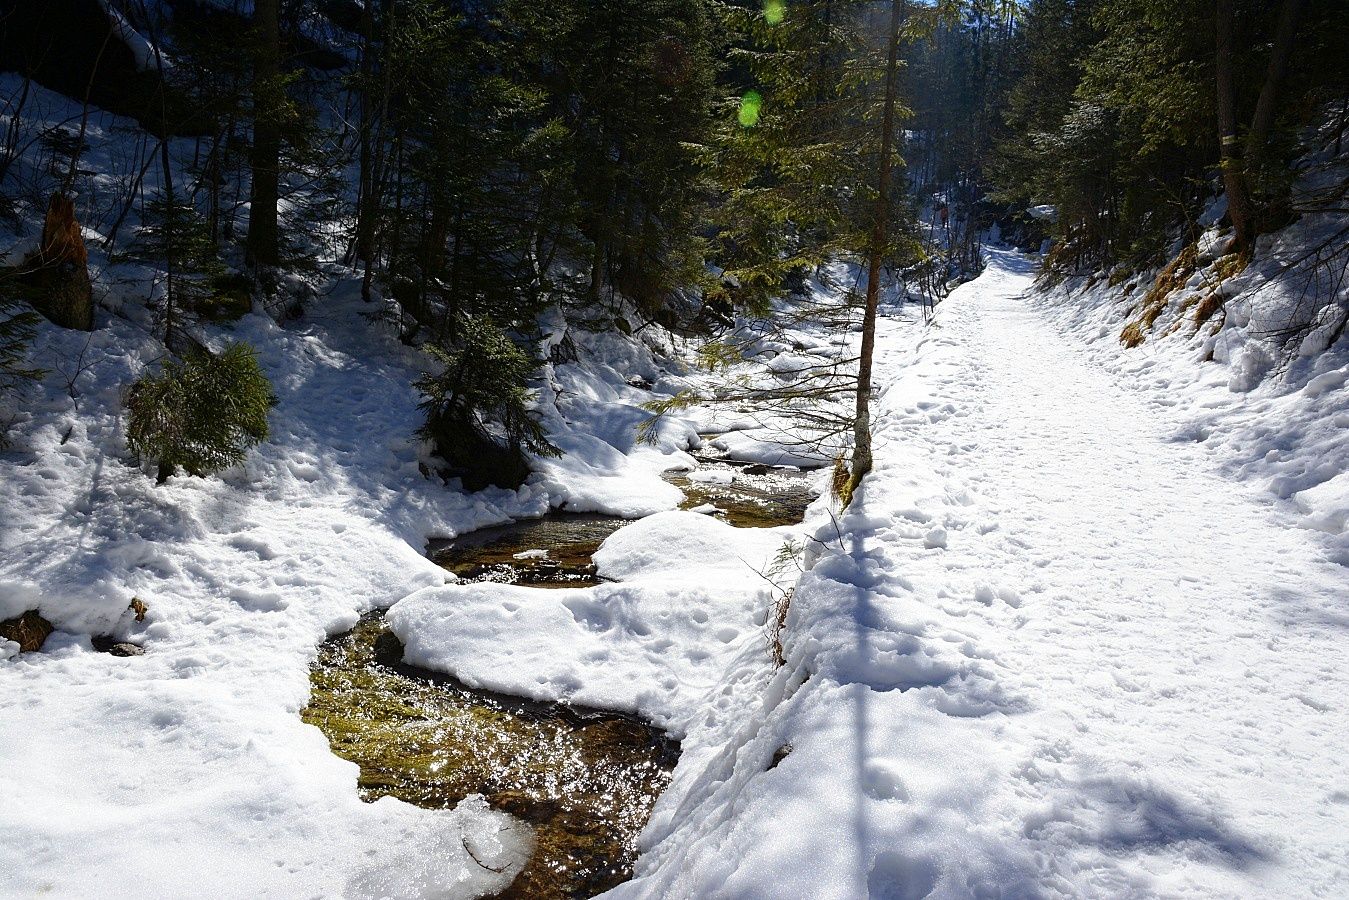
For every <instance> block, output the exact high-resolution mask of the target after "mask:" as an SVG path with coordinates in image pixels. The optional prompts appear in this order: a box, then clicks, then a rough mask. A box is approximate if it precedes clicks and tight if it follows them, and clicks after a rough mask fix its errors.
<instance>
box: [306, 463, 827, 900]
mask: <svg viewBox="0 0 1349 900" xmlns="http://www.w3.org/2000/svg"><path fill="white" fill-rule="evenodd" d="M701 462H702V464H703V470H704V471H706V470H716V471H726V472H729V473H730V474H731V476H732V478H733V481H732V483H731V484H726V485H722V484H705V483H699V482H690V481H689V480H688V478H687V477H686V476H685V475H683V474H681V473H670V474H669V475H668V476H667V480H669V481H670V482H671V483H673V484H676V485H678V486H679V487H680V488H681V489H682V490H684V492H685V494H686V495H687V499H686V501H685V503H684V504H683V506H684V508H686V509H688V508H693V507H697V506H701V505H703V504H707V503H711V504H713V505H715V506H716V507H717V508H718V510H719V512H718V513H717V514H718V515H719V516H721V517H723V518H724V519H725V520H726V521H728V522H730V523H731V524H732V525H736V526H740V527H771V526H775V525H784V524H791V523H795V522H799V521H801V519H802V517H803V516H804V514H805V509H806V506H807V505H809V503H810V502H811V500H813V499H814V496H815V495H814V493H813V492H812V491H811V490H810V487H809V481H808V479H807V476H806V475H805V474H804V473H801V472H799V471H797V470H795V469H770V468H767V467H762V466H748V465H745V464H739V463H731V462H728V461H725V460H720V459H717V458H715V457H714V456H711V455H707V457H706V458H702V459H701ZM626 524H629V523H628V522H627V521H625V520H623V519H618V518H614V517H610V516H599V515H576V514H567V513H555V514H552V515H548V516H545V517H543V518H541V519H531V520H525V521H521V522H515V523H511V524H509V525H504V526H500V527H497V528H487V529H483V530H481V531H476V532H473V533H472V534H468V535H463V536H461V537H459V538H455V539H453V540H445V541H432V542H431V544H430V545H429V546H428V553H429V554H430V555H431V557H432V558H433V559H434V560H435V561H436V562H438V563H439V564H441V565H442V566H444V567H445V568H447V569H449V570H450V571H452V572H454V573H455V574H456V575H458V576H459V577H460V578H461V579H464V580H469V581H498V582H505V583H512V584H522V585H529V586H532V587H540V588H550V587H553V588H555V587H585V586H589V585H594V584H598V583H599V582H600V579H599V577H598V575H597V574H596V572H595V566H594V563H593V561H592V558H591V557H592V556H593V554H594V552H595V551H596V550H597V549H598V548H599V546H600V544H601V543H603V541H604V539H605V538H607V537H608V536H609V535H610V534H612V533H613V532H615V531H617V530H618V529H619V528H621V527H623V526H624V525H626ZM540 551H544V552H542V553H541V552H540ZM402 659H403V648H402V646H401V645H400V644H399V642H398V640H397V638H396V637H395V636H394V635H393V634H392V633H391V632H389V631H388V630H387V628H385V626H384V622H383V616H382V615H381V614H378V613H374V614H371V615H369V616H367V617H366V618H364V619H363V620H362V621H361V623H360V624H359V625H357V627H356V628H355V629H353V630H352V631H350V632H348V633H347V634H344V635H341V636H339V637H337V638H334V639H332V640H330V641H328V642H327V643H325V644H324V645H323V646H322V647H321V648H320V650H319V658H318V660H317V662H316V663H315V664H314V666H313V669H312V670H311V677H310V682H311V688H312V691H311V697H310V703H309V706H308V707H306V708H305V710H304V711H303V713H302V715H303V717H304V720H305V721H306V722H309V723H310V724H313V725H316V726H318V727H319V728H320V729H322V731H323V733H324V734H325V735H327V737H328V740H329V741H330V743H331V744H332V748H333V752H335V753H337V754H338V755H339V756H341V757H343V758H345V759H349V760H351V761H353V762H355V763H357V764H359V765H360V767H361V774H360V781H359V787H360V790H361V793H362V796H363V797H364V798H365V799H367V800H375V799H377V798H379V797H382V796H385V795H392V796H394V797H398V798H399V799H401V800H405V801H407V802H409V803H414V804H416V805H418V806H423V807H428V808H444V807H451V806H454V805H455V804H457V803H458V802H459V801H461V800H462V799H463V798H464V797H466V796H468V795H470V794H482V795H484V796H485V797H486V798H487V800H488V802H489V803H490V804H491V805H492V806H493V807H495V808H497V809H500V810H503V811H505V812H508V813H510V814H512V815H514V816H516V817H518V818H520V819H522V820H524V821H526V822H528V823H529V824H530V825H532V826H533V828H534V832H535V840H536V846H535V851H534V854H533V855H532V856H531V858H530V860H529V862H528V863H527V865H526V867H525V869H524V871H522V872H521V873H520V875H519V876H518V877H517V878H516V879H515V880H514V882H512V884H511V885H510V887H509V888H508V889H507V890H506V891H505V892H504V893H503V894H502V895H501V896H503V897H511V898H563V897H590V896H594V895H595V894H598V893H602V892H603V891H605V890H608V889H609V888H611V887H613V886H615V885H617V884H620V883H622V882H623V881H625V880H627V879H628V878H629V877H631V874H632V864H633V861H634V860H635V859H636V856H637V850H636V844H635V841H636V838H637V836H638V834H640V832H641V830H642V828H643V827H644V826H645V825H646V821H647V819H648V818H649V817H650V815H651V809H652V807H653V806H654V804H655V801H656V798H657V797H658V796H659V795H660V792H661V791H662V790H664V789H665V787H666V786H667V785H668V784H669V781H670V772H671V770H672V769H673V768H674V764H675V761H676V759H677V758H678V756H679V747H678V744H677V743H675V742H673V741H671V740H669V739H668V738H667V737H666V736H665V735H664V734H663V733H662V732H661V731H660V730H659V729H657V728H655V727H654V726H651V725H649V724H647V723H645V722H642V721H640V720H637V719H635V718H632V717H629V716H621V715H614V714H610V713H604V712H601V711H598V710H587V709H578V708H575V707H567V706H563V705H559V704H543V703H534V702H531V701H527V700H522V699H519V698H513V697H507V696H503V695H499V694H494V693H491V692H488V691H481V690H475V689H472V688H469V687H467V686H465V685H463V684H462V683H460V682H458V681H456V680H454V679H452V678H449V677H446V676H443V675H438V674H436V673H432V672H428V671H425V670H421V669H417V668H414V667H411V666H408V665H406V664H404V663H403V662H402Z"/></svg>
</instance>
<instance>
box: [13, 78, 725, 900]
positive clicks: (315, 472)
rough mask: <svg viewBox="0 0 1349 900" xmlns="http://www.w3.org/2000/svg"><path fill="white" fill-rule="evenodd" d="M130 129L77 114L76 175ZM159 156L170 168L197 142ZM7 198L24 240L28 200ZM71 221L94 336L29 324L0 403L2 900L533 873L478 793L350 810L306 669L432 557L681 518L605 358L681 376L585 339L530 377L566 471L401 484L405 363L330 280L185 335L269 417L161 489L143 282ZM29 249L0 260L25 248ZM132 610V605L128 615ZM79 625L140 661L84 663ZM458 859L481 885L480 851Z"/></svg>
mask: <svg viewBox="0 0 1349 900" xmlns="http://www.w3.org/2000/svg"><path fill="white" fill-rule="evenodd" d="M13 78H14V76H10V75H6V76H3V79H5V80H8V81H13ZM16 85H17V82H14V83H13V84H10V85H9V86H10V87H15V86H16ZM12 92H13V91H11V93H12ZM79 112H80V107H79V105H78V104H73V103H71V102H70V101H66V100H63V99H61V98H59V97H57V96H55V95H53V94H51V93H49V92H46V91H44V90H42V89H41V88H38V87H37V86H34V87H33V89H32V96H31V98H30V102H29V105H28V106H27V107H26V108H25V110H24V118H25V122H26V123H29V124H30V125H31V127H34V128H43V127H50V126H51V125H52V124H54V123H57V122H61V121H65V120H70V119H71V117H72V116H73V117H74V118H75V119H76V120H78V117H79ZM136 134H137V132H136V130H135V129H134V126H133V125H132V123H129V122H127V121H125V120H121V119H118V118H116V117H113V116H109V115H107V114H105V113H102V112H100V111H97V110H94V111H92V113H91V117H90V129H89V134H88V136H87V137H88V141H89V143H90V148H89V150H88V151H87V153H86V155H85V156H84V158H83V163H84V165H85V166H87V167H89V168H90V169H92V170H94V171H98V172H116V171H119V168H118V164H119V162H120V163H121V164H123V165H124V164H125V161H126V160H127V159H132V158H134V157H133V156H132V154H131V153H130V150H129V144H128V143H127V142H131V141H134V140H135V135H136ZM174 152H175V154H178V155H180V156H181V155H188V154H190V153H191V152H192V145H191V142H190V141H188V142H186V143H184V144H182V145H179V146H176V147H175V148H174ZM40 162H41V160H39V159H37V158H35V157H29V156H23V157H20V158H19V159H17V160H16V161H15V170H14V171H15V172H16V173H17V174H16V177H19V178H23V179H28V178H31V177H35V175H36V173H37V172H38V171H39V170H38V168H36V167H37V165H38V164H39V163H40ZM154 174H155V173H154V172H151V174H150V176H149V177H154ZM103 177H104V176H94V180H95V181H97V179H99V178H103ZM105 186H106V185H104V184H102V183H99V184H97V185H96V187H98V188H99V189H102V188H103V187H105ZM150 187H153V184H151V185H150ZM90 188H91V185H89V184H86V183H83V182H82V189H90ZM83 208H84V207H81V209H83ZM23 209H27V210H28V211H27V213H25V214H24V218H25V220H27V221H29V222H39V223H40V221H41V208H40V207H32V208H29V207H22V204H21V209H20V212H22V211H23ZM114 212H116V210H115V209H114ZM134 222H135V218H134V215H133V217H132V220H131V222H129V223H128V225H127V226H125V227H124V230H123V232H122V240H125V238H126V235H127V233H128V231H127V229H129V228H132V227H134ZM82 224H83V225H84V226H85V235H86V239H87V241H88V242H89V250H90V254H91V264H92V268H93V272H94V274H95V276H96V278H97V279H98V290H99V296H100V303H101V308H100V309H99V311H98V313H97V326H98V327H97V329H96V330H95V331H94V332H93V333H91V334H83V333H78V332H69V331H63V330H61V329H58V328H55V327H52V326H49V325H46V324H44V325H43V326H42V327H41V329H40V333H39V335H38V338H37V340H36V342H35V344H34V347H33V350H34V362H35V363H36V364H37V365H39V366H41V367H43V368H45V369H47V370H48V371H49V374H48V375H47V377H46V378H45V380H44V381H43V383H42V384H41V386H40V387H39V388H38V389H37V390H36V391H35V392H34V393H32V394H31V395H29V396H28V397H26V398H24V399H23V400H22V402H21V403H17V404H12V405H9V406H8V408H6V409H3V410H0V416H3V419H4V420H5V421H7V422H8V421H10V420H12V421H13V426H12V428H11V429H10V432H9V437H10V438H11V440H12V446H11V448H10V449H8V450H5V451H0V509H3V510H4V514H3V515H2V516H0V618H8V617H10V616H13V615H16V614H18V613H20V612H22V611H24V610H27V609H37V610H38V611H39V612H40V613H41V614H42V615H43V616H44V617H46V618H47V619H49V620H50V621H51V622H53V623H54V624H55V626H56V628H57V631H56V632H55V633H54V634H53V635H52V637H51V638H49V640H48V642H47V644H46V646H45V647H44V649H43V651H42V652H40V653H24V654H17V655H16V654H15V653H14V650H15V649H16V648H15V646H14V645H13V644H12V643H10V642H6V644H5V646H3V647H0V759H4V761H5V765H4V767H3V768H2V769H0V796H3V797H4V811H3V812H0V872H3V873H4V878H3V879H0V885H3V886H2V887H0V895H6V896H10V895H18V896H31V895H35V894H39V893H40V894H43V895H46V896H52V897H80V898H83V897H92V896H106V895H108V894H109V893H116V894H117V895H128V894H129V895H144V896H165V897H183V898H193V897H218V896H222V895H228V896H241V897H243V896H247V897H260V896H282V897H290V896H298V895H306V896H308V895H314V896H351V897H360V896H380V895H387V896H392V897H422V896H454V897H468V896H478V895H485V894H491V893H494V892H496V891H498V890H500V889H502V888H504V887H505V885H506V884H507V883H508V882H509V880H510V878H511V876H512V875H513V874H514V872H516V871H518V869H519V867H520V866H521V865H522V864H523V861H524V858H525V857H527V855H528V854H527V849H528V845H529V841H530V835H529V832H528V829H527V828H524V827H523V826H521V825H520V824H519V823H517V822H515V821H514V820H512V819H510V818H509V817H507V816H504V815H502V814H500V813H497V812H493V811H491V810H488V809H486V808H485V807H484V805H483V804H482V802H481V801H480V800H478V799H475V798H468V799H466V800H465V801H464V802H462V803H460V804H459V805H458V806H457V807H456V808H455V809H453V810H445V811H431V810H423V809H419V808H415V807H411V806H408V805H406V804H403V803H401V802H400V801H397V800H392V799H386V800H381V801H379V802H377V803H374V804H367V803H363V802H361V800H360V799H359V796H358V794H357V791H356V778H357V774H358V773H357V768H356V766H355V765H354V764H351V763H348V762H345V761H343V760H340V759H339V758H337V757H336V756H334V755H333V754H332V753H331V751H330V750H329V747H328V744H327V741H326V740H325V739H324V738H323V736H322V735H321V734H320V732H319V731H318V730H317V729H315V728H313V727H311V726H308V725H305V724H303V723H302V722H301V720H300V717H299V711H300V710H301V708H302V707H303V706H304V705H305V703H306V702H307V699H308V694H309V663H310V661H311V660H312V659H313V658H314V656H315V654H316V652H317V647H318V645H319V643H320V642H322V641H323V640H324V639H325V638H326V637H328V636H330V635H333V634H336V633H340V632H342V631H344V630H346V629H348V628H350V627H351V626H352V625H354V624H355V622H356V621H357V618H358V617H359V616H360V615H361V614H362V613H364V612H366V611H368V610H370V609H373V608H378V607H387V606H389V605H391V604H393V603H395V602H396V601H398V600H400V599H402V598H404V597H406V596H408V595H410V594H414V593H416V592H417V591H419V590H422V589H424V588H428V587H436V586H440V585H443V584H445V583H446V582H447V581H448V580H452V576H450V575H448V573H446V572H445V571H444V570H442V569H440V568H439V567H437V566H435V565H434V564H432V563H431V562H430V561H429V560H427V559H426V557H425V556H424V554H423V548H424V547H425V546H426V543H427V540H428V538H432V537H453V536H455V535H459V534H463V533H465V532H467V531H470V530H473V529H476V528H481V527H485V526H489V525H494V524H499V523H502V522H505V521H508V520H509V519H512V518H520V517H528V516H538V515H541V514H543V513H545V512H546V511H547V510H548V509H549V508H550V507H555V506H559V505H562V504H564V503H567V504H570V505H571V506H573V507H577V508H588V509H602V510H606V511H611V512H620V513H629V514H633V515H636V514H641V513H644V512H650V511H654V510H658V509H670V508H672V507H674V506H675V505H676V504H677V503H678V502H679V501H680V499H681V494H680V492H679V491H678V490H676V489H674V488H673V487H671V486H670V485H668V484H666V483H665V482H663V481H661V480H660V478H659V471H660V469H661V468H664V467H670V466H676V467H693V466H695V465H696V463H695V462H694V461H693V460H692V458H691V457H689V456H688V455H687V454H685V453H683V452H682V449H677V448H682V447H685V446H696V443H697V441H698V438H697V435H696V433H695V432H694V431H693V426H692V425H691V424H689V423H686V422H681V421H680V420H678V419H671V420H670V421H668V422H667V423H666V424H665V425H664V426H663V429H662V431H661V433H660V435H658V440H657V443H656V444H655V445H654V446H647V445H639V444H637V443H636V441H635V439H634V436H633V435H632V434H631V433H625V432H624V429H625V428H626V427H627V425H628V424H629V423H630V422H631V421H632V420H633V417H634V415H635V410H636V409H637V407H638V405H639V404H640V403H641V402H644V401H646V400H649V399H651V398H652V397H653V396H654V395H652V394H651V393H649V392H642V391H639V390H637V389H634V388H631V387H628V386H627V385H626V384H625V382H624V379H625V378H626V374H623V373H620V372H619V371H618V370H617V369H614V368H613V366H614V365H615V364H616V365H619V366H631V367H634V368H645V369H648V370H649V371H650V374H653V375H655V374H657V373H659V374H660V376H661V377H663V378H667V379H677V378H678V377H679V369H680V364H679V363H678V360H677V359H674V358H669V359H666V360H658V358H657V356H656V351H655V350H653V349H652V348H651V347H649V346H647V345H646V344H641V345H636V344H634V345H632V346H629V347H627V348H625V349H623V351H622V353H620V352H619V348H615V347H613V346H607V345H606V346H602V347H599V348H598V349H597V352H596V355H595V358H594V359H593V360H592V359H590V358H588V357H587V356H586V355H585V351H586V350H587V349H588V348H587V347H586V346H584V344H585V341H584V340H581V341H580V343H581V344H582V345H583V346H582V348H581V349H582V354H581V359H580V360H579V361H578V362H575V363H569V364H566V365H563V366H558V367H553V368H550V369H549V370H548V371H547V372H545V378H544V379H543V380H542V381H541V383H540V386H541V388H542V391H543V396H541V397H540V400H539V404H540V407H541V413H542V415H543V418H544V421H545V425H546V427H547V428H548V430H549V433H550V435H551V436H552V438H553V440H555V441H556V442H558V443H559V444H566V445H568V446H571V447H574V448H579V449H580V450H581V451H582V455H575V456H572V457H570V458H568V459H564V460H561V461H556V462H554V463H551V464H550V467H549V469H548V471H547V472H545V473H543V474H540V475H538V476H536V477H535V479H534V480H533V482H531V483H530V484H527V485H526V486H525V487H523V488H522V489H520V490H519V491H505V490H500V489H491V490H488V491H485V492H481V493H478V494H468V493H465V492H463V491H462V490H460V489H459V485H458V483H457V482H452V483H451V484H448V485H446V484H442V483H441V482H440V481H439V480H437V479H434V478H427V477H425V476H424V475H423V466H424V465H426V464H427V463H428V462H430V459H429V457H428V455H427V451H426V448H425V447H424V446H423V444H422V443H421V442H420V441H419V440H418V439H417V438H416V436H415V434H414V432H415V429H416V427H417V425H418V424H419V422H420V419H421V416H420V413H419V411H418V409H417V404H418V402H419V397H418V395H417V393H416V391H415V390H414V389H413V387H412V383H413V381H414V380H415V379H416V377H417V375H418V373H419V372H420V371H421V369H422V368H423V367H424V366H426V365H427V364H428V363H427V361H426V358H425V357H424V356H422V355H420V354H418V353H417V352H415V351H413V350H411V349H409V348H407V347H404V346H403V345H402V344H401V343H400V342H399V341H398V339H397V336H396V335H395V334H393V333H392V332H391V331H388V330H386V329H384V328H383V327H381V326H377V325H374V324H372V323H371V322H370V321H369V320H368V318H367V317H366V316H365V313H367V312H369V311H370V310H371V308H372V307H371V306H370V305H369V304H366V303H363V302H362V301H361V300H360V299H359V285H358V283H356V282H354V281H352V280H350V279H347V278H345V277H343V274H342V273H341V272H340V271H338V272H330V273H329V275H330V276H331V277H332V279H333V280H332V282H331V284H329V285H328V286H327V287H330V288H331V291H329V290H325V292H324V295H323V296H322V297H321V298H319V299H317V300H315V301H314V302H313V303H312V304H311V307H310V311H309V313H308V314H307V315H306V316H305V317H304V318H302V319H300V320H298V321H296V322H292V323H289V324H287V325H284V326H283V325H280V324H278V323H276V322H274V321H273V320H271V319H270V318H268V317H267V316H265V315H262V314H253V315H249V316H245V317H244V318H243V319H242V320H240V321H239V322H237V323H235V324H233V325H228V326H211V327H210V328H208V329H207V330H206V331H205V332H204V333H203V337H204V338H205V339H206V340H207V341H208V342H209V343H211V344H212V345H214V346H216V347H219V346H222V345H223V343H224V342H225V341H232V340H245V341H248V342H250V343H252V344H253V345H254V346H255V347H256V348H257V350H258V353H259V361H260V363H261V365H262V367H263V369H264V370H265V371H266V373H267V374H268V376H269V377H270V379H271V380H272V383H273V386H274V389H275V392H276V394H277V398H278V404H277V406H276V407H275V408H274V410H273V411H272V413H271V416H270V425H271V435H270V436H269V438H268V439H267V440H266V441H265V442H264V443H263V444H261V445H260V446H259V447H258V448H256V449H255V450H254V451H252V452H250V454H249V455H248V458H247V460H246V461H245V463H244V464H243V465H241V466H238V467H235V468H233V469H230V470H227V471H226V472H224V473H222V474H221V475H219V476H217V477H213V478H209V479H198V478H191V477H187V476H180V477H174V478H171V479H169V481H168V482H167V483H166V484H164V485H162V486H158V487H157V486H156V485H155V482H154V476H153V470H152V469H151V468H150V467H148V466H137V465H136V464H135V463H134V461H133V460H132V458H131V457H130V454H129V453H128V451H127V447H126V438H125V423H124V418H123V411H122V396H123V393H124V391H125V389H126V387H127V386H128V385H129V384H130V383H131V382H132V381H133V380H134V379H135V378H136V377H138V376H139V375H140V374H141V373H143V372H145V371H146V370H147V369H150V368H152V367H154V366H156V365H157V364H158V361H159V359H160V358H161V356H162V354H163V350H162V347H161V346H160V345H159V343H158V342H157V341H156V340H155V339H154V338H153V337H152V336H151V334H150V333H149V331H148V330H147V325H148V319H147V316H146V314H145V311H144V305H143V301H144V299H145V294H146V292H147V291H153V290H154V288H153V287H149V286H147V279H149V278H150V277H151V276H152V275H153V273H150V272H148V271H147V270H145V269H142V268H139V267H134V266H126V265H112V264H110V263H109V261H108V259H107V257H106V255H105V253H104V252H103V249H102V240H101V237H102V235H103V229H105V227H106V225H107V223H106V222H102V221H100V220H99V219H98V218H97V217H96V216H93V215H91V216H90V217H89V218H88V219H87V220H85V221H83V223H82ZM31 232H32V227H31V226H30V228H29V232H28V233H23V234H15V235H12V236H9V238H8V241H7V244H8V245H11V246H18V247H20V248H21V247H22V246H24V245H25V242H26V243H27V244H29V245H31V243H32V241H33V239H34V238H33V234H32V233H31ZM114 313H115V314H114ZM601 350H602V351H603V352H602V353H601V352H600V351H601ZM667 352H668V351H667ZM568 391H570V392H573V393H575V394H578V395H584V397H583V399H584V402H573V399H572V398H571V397H570V396H569V395H568V394H567V392H568ZM132 598H138V599H140V600H142V601H144V602H145V603H146V604H147V605H148V614H147V616H146V619H145V621H144V622H136V621H135V619H134V614H133V613H132V612H131V611H130V610H129V609H128V605H129V603H130V601H131V600H132ZM91 635H111V636H113V637H115V638H116V639H118V640H124V641H129V642H132V643H135V644H138V645H140V646H142V647H144V648H145V651H146V652H145V654H144V655H143V656H139V657H134V658H118V657H113V656H110V655H108V654H103V653H96V652H94V651H93V647H92V644H91V641H90V636H91ZM466 845H467V846H469V847H471V848H472V855H474V856H476V857H477V858H478V859H479V860H481V861H483V862H484V863H485V864H487V865H490V866H493V867H495V868H501V869H502V872H501V873H494V872H491V871H488V870H486V869H484V868H483V867H482V866H479V865H478V864H477V863H475V862H473V860H472V858H471V856H470V854H469V852H468V851H466V850H465V849H464V848H465V846H466Z"/></svg>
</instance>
